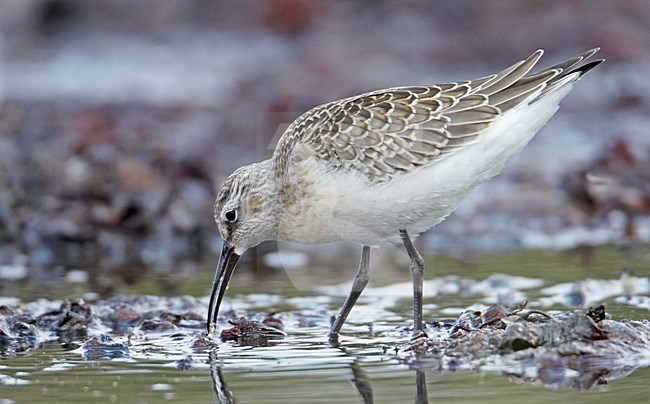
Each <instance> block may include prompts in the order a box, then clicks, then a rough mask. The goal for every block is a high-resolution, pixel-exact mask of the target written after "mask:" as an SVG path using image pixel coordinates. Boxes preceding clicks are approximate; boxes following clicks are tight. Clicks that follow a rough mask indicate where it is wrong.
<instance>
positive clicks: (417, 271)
mask: <svg viewBox="0 0 650 404" xmlns="http://www.w3.org/2000/svg"><path fill="white" fill-rule="evenodd" d="M399 234H400V236H401V237H402V241H403V242H404V247H406V252H407V253H408V255H409V258H411V265H410V266H409V270H410V271H411V279H412V280H413V328H414V331H415V333H417V332H418V331H424V326H423V324H422V285H423V282H424V260H423V259H422V257H421V256H420V253H419V252H418V250H416V249H415V246H414V245H413V242H412V241H411V238H410V237H409V234H408V233H407V232H406V230H405V229H402V230H400V231H399Z"/></svg>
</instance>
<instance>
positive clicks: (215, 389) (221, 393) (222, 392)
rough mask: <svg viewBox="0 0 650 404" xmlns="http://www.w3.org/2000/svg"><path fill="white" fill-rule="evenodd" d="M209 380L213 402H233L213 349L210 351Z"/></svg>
mask: <svg viewBox="0 0 650 404" xmlns="http://www.w3.org/2000/svg"><path fill="white" fill-rule="evenodd" d="M210 381H211V384H212V395H213V397H214V402H215V403H217V404H232V403H234V402H235V400H234V398H233V395H232V392H231V391H230V390H228V385H227V384H226V381H225V379H224V377H223V371H222V369H221V365H220V364H219V362H218V361H217V354H216V352H214V351H213V352H210Z"/></svg>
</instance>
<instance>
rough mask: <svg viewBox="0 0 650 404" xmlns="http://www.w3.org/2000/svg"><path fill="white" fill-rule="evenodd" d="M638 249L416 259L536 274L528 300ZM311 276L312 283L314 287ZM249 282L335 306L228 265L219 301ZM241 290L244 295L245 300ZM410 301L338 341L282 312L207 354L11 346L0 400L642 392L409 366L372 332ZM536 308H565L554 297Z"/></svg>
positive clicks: (640, 399)
mask: <svg viewBox="0 0 650 404" xmlns="http://www.w3.org/2000/svg"><path fill="white" fill-rule="evenodd" d="M649 257H650V248H648V247H647V246H645V247H639V248H636V249H634V250H630V251H624V250H621V249H619V248H616V247H602V248H598V249H596V250H595V251H593V254H592V256H591V258H590V262H589V264H588V266H586V267H585V266H584V265H583V264H584V263H583V255H582V253H580V252H569V253H548V252H539V251H527V252H513V253H505V254H499V255H492V256H473V257H466V258H465V259H459V258H452V257H446V256H436V257H428V258H427V279H433V278H434V277H441V276H446V275H452V274H454V275H459V276H461V277H463V278H470V279H484V278H486V277H488V276H489V275H491V274H493V273H495V272H499V273H505V274H510V275H517V276H525V277H535V278H541V279H543V280H544V285H543V286H541V287H538V288H533V289H531V290H527V291H526V295H527V299H528V300H531V301H535V300H537V299H539V298H540V297H541V296H543V293H542V289H543V288H545V287H547V286H550V285H554V284H558V283H563V282H571V281H576V280H583V279H587V278H592V279H604V280H608V279H618V278H620V274H621V269H622V268H623V267H628V268H631V269H632V270H633V271H634V273H635V275H636V276H639V277H647V276H649V275H650V270H649V267H648V262H650V260H649V259H648V258H649ZM352 273H353V270H351V271H350V270H341V271H331V272H330V273H327V274H324V275H323V276H321V277H320V278H319V279H320V281H322V283H323V284H337V282H344V281H346V280H347V281H349V279H350V278H351V275H352ZM406 273H407V271H406V270H405V269H404V268H397V269H395V268H391V267H390V266H386V267H384V268H379V269H378V270H376V271H375V273H374V274H373V275H374V279H373V283H372V285H371V289H372V287H375V288H380V287H382V286H385V285H391V284H394V283H397V282H406V281H408V275H406ZM405 275H406V276H405ZM211 278H212V273H211V268H210V269H208V268H207V267H206V270H205V271H202V273H201V275H200V276H198V277H197V278H196V279H185V280H183V281H181V282H179V290H180V292H181V293H183V294H193V295H196V296H205V295H206V294H207V292H208V288H209V284H210V282H211ZM156 285H157V281H156V280H155V279H149V280H143V281H142V282H140V283H139V284H137V285H135V286H133V287H132V288H131V289H130V290H128V291H127V292H129V293H132V294H143V293H155V292H157V290H156ZM318 286H322V285H315V288H316V287H318ZM77 288H78V287H77ZM260 290H266V292H267V293H269V294H270V296H271V298H269V297H268V296H267V297H265V298H264V299H268V302H269V303H268V306H265V305H264V304H261V305H260V304H258V305H256V306H255V307H254V310H256V311H259V312H266V311H280V313H281V314H282V312H283V311H286V312H299V311H300V310H299V309H300V307H297V306H296V305H297V304H300V303H295V302H293V303H288V301H289V300H287V301H284V299H289V298H294V297H300V296H302V297H305V299H306V300H305V302H306V303H304V304H305V307H304V308H303V309H304V310H313V311H316V310H320V309H328V310H329V311H330V312H331V313H335V312H336V311H337V308H338V305H339V304H340V303H341V302H342V300H343V298H344V297H343V296H333V297H332V298H331V301H329V302H325V303H323V302H321V301H320V300H318V299H319V296H321V294H322V292H318V291H316V290H312V291H307V290H304V289H300V290H298V289H296V287H295V285H292V284H291V282H288V279H287V276H286V274H283V273H281V272H279V273H269V274H265V275H264V276H260V275H259V274H252V273H250V272H248V271H247V270H246V268H239V269H238V272H237V273H236V274H235V276H234V277H233V285H232V287H231V288H230V290H229V291H228V294H227V295H226V303H225V305H226V306H228V304H229V303H230V302H233V301H237V300H238V299H239V300H241V301H244V300H246V298H247V296H250V294H251V293H260ZM371 292H372V290H370V291H369V293H370V294H371ZM65 293H67V294H66V295H65V296H68V297H69V296H71V295H74V290H59V291H56V294H65ZM274 296H275V297H278V296H279V299H277V298H275V299H274V298H273V297H274ZM264 299H262V300H264ZM310 299H311V300H310ZM481 299H482V298H481V297H479V296H476V295H463V296H456V295H441V296H429V297H427V298H426V299H425V318H426V319H435V318H440V317H445V316H446V317H449V316H448V315H443V314H442V310H444V309H445V308H447V307H465V306H469V305H471V304H474V303H476V302H477V301H480V300H481ZM250 300H255V299H249V300H247V301H250ZM600 303H605V304H606V306H607V312H608V315H609V316H610V317H611V318H613V319H622V318H632V319H647V318H649V317H650V315H649V312H648V310H647V309H645V308H640V307H634V306H631V305H628V304H625V303H622V302H620V301H618V302H617V301H616V300H615V299H614V298H611V299H609V300H607V301H604V302H600ZM359 304H360V308H359V310H361V311H363V310H368V306H369V305H372V304H373V303H372V300H366V301H364V300H363V296H362V299H361V300H360V302H359ZM411 307H412V306H411V302H410V301H409V299H398V300H397V301H396V303H395V305H394V307H391V308H389V314H390V315H389V316H388V317H387V318H385V319H383V318H378V319H376V320H375V321H374V323H375V329H376V330H379V331H376V335H369V334H368V332H367V327H366V325H365V324H364V322H363V321H359V319H355V318H354V311H353V315H352V316H351V318H350V322H349V324H346V325H345V326H344V328H343V332H342V339H341V342H342V346H341V347H340V348H333V347H330V346H329V345H328V343H327V341H326V339H325V336H324V334H325V333H326V330H327V324H322V323H321V324H317V325H312V326H307V325H306V326H300V327H298V326H296V325H295V324H296V321H295V320H291V316H288V318H289V320H287V321H286V322H287V323H289V324H288V325H289V329H288V330H287V331H288V334H289V336H288V337H287V338H285V339H283V340H280V341H277V342H276V343H275V344H273V345H272V346H269V347H257V348H251V347H240V346H237V345H233V344H231V343H220V345H219V347H218V348H217V349H216V351H214V352H212V353H207V352H196V353H193V352H191V351H190V350H187V349H185V348H184V345H183V344H185V345H187V344H186V343H184V342H181V343H180V345H174V344H166V343H165V342H160V343H158V344H151V345H147V344H146V343H144V342H142V341H144V340H145V339H146V338H145V337H142V338H143V339H142V340H140V341H135V342H134V346H133V347H132V348H131V351H130V356H129V358H124V359H114V360H102V361H87V360H84V359H83V356H82V354H81V353H80V351H79V350H73V351H70V350H69V348H66V346H65V345H63V344H61V343H57V342H50V343H47V344H45V345H44V346H42V347H40V348H37V349H35V350H32V351H28V352H24V353H20V354H17V355H15V356H0V375H2V376H0V403H2V404H5V402H7V403H8V402H16V403H32V402H68V403H88V402H120V403H122V402H124V403H153V402H164V401H169V402H189V403H210V402H220V401H221V402H227V400H226V399H224V397H231V398H233V399H234V401H235V402H240V403H249V402H251V403H258V402H259V403H294V402H295V403H305V402H311V403H320V402H342V403H348V402H364V396H365V398H366V400H367V399H368V398H369V397H372V400H373V402H377V403H395V402H414V401H416V400H417V397H418V386H417V383H416V378H418V377H419V378H420V382H421V383H420V386H419V387H420V392H419V396H420V399H422V394H423V393H422V388H423V386H426V393H427V396H428V400H429V402H436V401H440V402H466V403H472V402H479V401H480V402H486V403H492V402H495V403H496V402H499V403H509V402H513V403H515V402H517V403H518V402H534V403H537V402H539V403H545V402H549V403H551V402H553V403H557V402H571V403H582V402H584V403H587V402H588V403H600V402H603V403H606V402H613V401H619V402H621V403H623V402H625V403H647V402H650V385H649V384H648V380H650V368H648V367H645V368H641V369H639V370H636V371H634V372H632V373H631V374H629V375H627V376H625V375H624V374H622V375H618V376H617V377H616V378H614V380H609V381H608V383H607V386H594V387H592V388H590V389H588V390H582V391H577V390H574V389H571V388H560V389H557V390H551V389H548V388H545V387H543V386H541V385H530V384H523V383H521V382H518V381H516V380H514V379H511V378H510V377H508V376H507V375H504V374H501V373H498V372H477V371H470V370H458V371H455V372H449V371H445V372H442V373H437V372H431V371H425V372H420V373H419V374H418V372H416V371H415V370H413V369H411V368H410V367H409V366H408V365H406V364H404V363H402V362H400V361H399V360H398V359H397V358H396V356H395V355H393V354H392V353H391V352H386V351H385V349H384V348H385V347H390V346H392V345H391V344H393V343H396V342H397V340H399V339H400V338H401V337H394V340H395V341H393V340H392V339H391V338H392V337H391V336H390V333H387V334H384V333H383V332H382V330H390V329H393V328H395V329H398V328H399V327H400V326H408V325H410V324H409V321H410V316H411V311H410V310H411ZM544 309H547V310H552V309H564V310H566V309H567V308H566V307H562V306H561V305H554V306H551V307H547V308H544ZM292 321H293V322H292ZM138 344H140V345H138ZM138 346H140V348H138ZM179 347H180V348H179ZM188 356H191V358H192V361H191V368H190V369H186V370H179V369H178V363H179V362H178V361H179V360H182V359H184V358H187V357H188ZM605 376H607V375H605ZM423 379H425V380H423ZM423 382H424V383H423ZM3 400H11V401H3ZM224 400H225V401H224Z"/></svg>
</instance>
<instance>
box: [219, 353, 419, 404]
mask: <svg viewBox="0 0 650 404" xmlns="http://www.w3.org/2000/svg"><path fill="white" fill-rule="evenodd" d="M339 349H341V350H342V351H343V352H344V353H345V354H346V355H350V354H349V353H348V352H347V351H346V350H345V349H343V348H339ZM209 363H210V379H211V385H212V395H213V397H214V402H215V403H217V404H233V403H234V402H235V397H234V395H233V393H232V392H231V391H230V390H229V389H228V384H227V383H226V380H225V379H224V376H223V369H222V366H221V364H220V363H219V361H218V358H217V354H216V352H211V353H210V356H209ZM350 369H351V371H352V374H351V376H350V381H351V382H352V385H354V387H355V388H356V390H357V394H358V395H359V397H360V398H361V399H362V400H363V402H364V404H372V403H374V402H375V401H374V394H373V390H372V384H371V382H370V378H369V377H368V373H367V372H366V371H365V370H364V369H363V368H362V367H361V365H360V364H359V361H358V360H357V359H356V358H355V359H354V360H353V361H352V362H351V363H350ZM415 387H416V392H415V403H417V404H426V403H428V402H429V400H428V396H427V379H426V375H425V373H424V371H422V370H415Z"/></svg>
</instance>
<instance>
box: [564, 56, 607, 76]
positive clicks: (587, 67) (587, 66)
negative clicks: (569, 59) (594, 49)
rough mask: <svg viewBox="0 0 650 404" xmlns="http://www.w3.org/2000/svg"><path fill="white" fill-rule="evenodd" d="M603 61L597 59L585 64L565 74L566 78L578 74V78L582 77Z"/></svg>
mask: <svg viewBox="0 0 650 404" xmlns="http://www.w3.org/2000/svg"><path fill="white" fill-rule="evenodd" d="M604 61H605V59H598V60H594V61H592V62H589V63H585V64H584V65H582V66H580V67H576V68H575V69H573V70H571V71H570V72H569V73H567V76H568V75H570V74H573V73H580V76H582V75H583V74H585V73H587V72H588V71H589V70H591V69H593V68H594V67H596V66H598V65H599V64H601V63H603V62H604Z"/></svg>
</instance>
